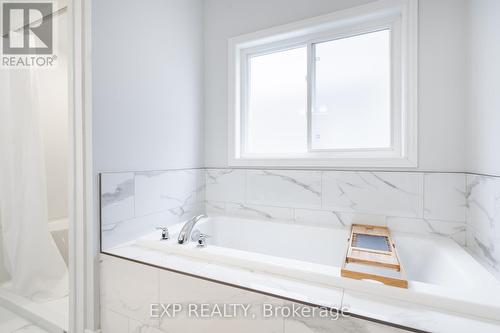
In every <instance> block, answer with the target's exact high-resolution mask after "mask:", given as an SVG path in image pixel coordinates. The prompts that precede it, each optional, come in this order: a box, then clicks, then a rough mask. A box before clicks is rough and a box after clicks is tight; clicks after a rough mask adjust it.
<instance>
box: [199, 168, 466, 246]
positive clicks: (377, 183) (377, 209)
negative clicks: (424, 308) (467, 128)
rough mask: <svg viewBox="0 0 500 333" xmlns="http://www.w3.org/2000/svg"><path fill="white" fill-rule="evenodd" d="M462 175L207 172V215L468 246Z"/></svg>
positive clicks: (464, 189)
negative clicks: (380, 229)
mask: <svg viewBox="0 0 500 333" xmlns="http://www.w3.org/2000/svg"><path fill="white" fill-rule="evenodd" d="M466 192H467V189H466V175H465V174H462V173H420V172H368V171H367V172H354V171H315V170H311V171H309V170H245V169H207V170H206V192H205V200H206V202H205V205H206V211H207V212H208V213H209V214H212V215H215V214H225V215H238V216H247V217H252V218H263V219H267V220H275V221H280V222H289V223H300V224H311V225H323V226H332V227H345V226H349V225H350V224H352V223H370V224H379V225H388V226H389V227H391V229H392V230H396V231H407V232H413V233H418V234H432V235H439V236H445V237H450V238H453V239H454V240H456V241H457V242H458V243H459V244H461V245H465V242H466V223H465V221H466V209H467V207H466Z"/></svg>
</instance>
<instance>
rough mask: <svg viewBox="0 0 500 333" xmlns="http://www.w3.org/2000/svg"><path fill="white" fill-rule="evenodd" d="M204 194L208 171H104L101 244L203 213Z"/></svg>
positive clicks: (124, 239) (138, 235)
mask: <svg viewBox="0 0 500 333" xmlns="http://www.w3.org/2000/svg"><path fill="white" fill-rule="evenodd" d="M204 195H205V172H204V170H200V169H187V170H168V171H144V172H119V173H103V174H101V247H102V248H103V249H106V248H110V247H113V246H116V245H118V244H121V243H124V242H127V241H131V240H133V239H136V238H138V237H140V236H142V235H145V234H148V233H150V232H151V231H153V230H154V229H155V228H156V227H158V226H168V225H172V224H175V223H178V222H181V221H184V220H186V219H189V218H190V217H192V216H195V215H197V214H200V213H202V212H203V211H204V209H205V208H204V203H203V202H204V200H205V198H204Z"/></svg>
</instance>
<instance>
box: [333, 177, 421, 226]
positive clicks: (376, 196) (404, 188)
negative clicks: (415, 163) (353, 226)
mask: <svg viewBox="0 0 500 333" xmlns="http://www.w3.org/2000/svg"><path fill="white" fill-rule="evenodd" d="M323 192H324V193H323V208H325V207H328V208H331V209H335V210H338V211H342V212H358V213H363V214H382V215H388V216H400V217H423V175H422V174H419V173H402V172H401V173H396V172H379V173H375V172H343V171H331V172H324V175H323Z"/></svg>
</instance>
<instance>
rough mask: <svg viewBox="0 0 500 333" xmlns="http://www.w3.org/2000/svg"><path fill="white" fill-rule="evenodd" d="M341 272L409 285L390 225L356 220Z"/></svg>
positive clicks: (401, 286) (359, 277)
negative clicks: (361, 222)
mask: <svg viewBox="0 0 500 333" xmlns="http://www.w3.org/2000/svg"><path fill="white" fill-rule="evenodd" d="M341 275H342V276H343V277H348V278H353V279H358V280H372V281H377V282H380V283H383V284H386V285H390V286H394V287H400V288H408V280H407V278H406V274H405V272H404V270H403V267H402V266H401V262H400V261H399V257H398V254H397V252H396V247H395V245H394V242H393V240H392V237H391V234H390V232H389V229H388V228H387V227H381V226H373V225H362V224H353V226H352V229H351V234H350V236H349V240H348V247H347V252H346V256H345V260H344V263H343V265H342V269H341Z"/></svg>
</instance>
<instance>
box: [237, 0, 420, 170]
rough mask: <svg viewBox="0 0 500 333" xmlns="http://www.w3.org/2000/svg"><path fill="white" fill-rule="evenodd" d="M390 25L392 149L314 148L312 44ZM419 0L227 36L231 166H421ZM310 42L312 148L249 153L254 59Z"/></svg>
mask: <svg viewBox="0 0 500 333" xmlns="http://www.w3.org/2000/svg"><path fill="white" fill-rule="evenodd" d="M385 29H389V30H390V32H391V142H392V145H391V148H390V149H388V148H381V149H341V150H340V149H338V150H334V149H332V150H323V149H321V150H313V149H311V142H310V138H311V136H310V131H311V109H312V108H311V107H312V105H313V101H312V97H313V96H314V93H313V92H314V91H313V89H314V78H313V74H314V66H315V61H313V59H314V55H313V51H314V48H313V47H312V45H313V44H316V43H321V42H325V41H330V40H335V39H340V38H345V37H350V36H355V35H360V34H364V33H369V32H375V31H380V30H385ZM417 34H418V0H385V1H377V2H374V3H371V4H368V5H364V6H359V7H354V8H351V9H347V10H342V11H338V12H334V13H332V14H328V15H324V16H319V17H315V18H312V19H308V20H304V21H300V22H296V23H292V24H287V25H284V26H279V27H275V28H271V29H267V30H263V31H258V32H255V33H251V34H247V35H243V36H238V37H235V38H231V39H230V40H229V45H228V47H229V49H228V51H229V54H228V64H229V68H228V111H229V112H228V113H229V114H228V140H229V142H228V164H229V166H235V167H244V166H247V167H252V166H262V167H326V168H329V167H331V168H335V167H417V50H418V35H417ZM300 45H303V46H307V52H308V64H307V72H308V75H307V80H308V84H307V85H308V91H307V122H308V124H307V126H308V138H307V139H308V148H309V150H308V152H307V153H303V154H288V153H287V154H249V153H246V152H245V151H244V149H243V147H244V145H245V139H246V135H245V133H244V130H245V124H244V119H245V112H246V111H247V110H248V105H247V102H248V89H245V87H249V77H248V60H249V58H250V57H253V56H257V55H262V54H266V53H270V52H276V51H281V50H286V49H287V48H288V49H289V48H293V47H297V46H300Z"/></svg>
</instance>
